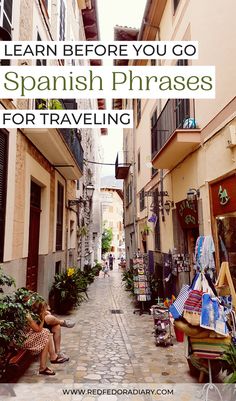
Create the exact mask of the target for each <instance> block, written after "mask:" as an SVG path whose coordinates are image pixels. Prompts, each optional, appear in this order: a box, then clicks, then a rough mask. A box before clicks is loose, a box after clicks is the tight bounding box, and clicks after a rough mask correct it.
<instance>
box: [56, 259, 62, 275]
mask: <svg viewBox="0 0 236 401" xmlns="http://www.w3.org/2000/svg"><path fill="white" fill-rule="evenodd" d="M60 273H61V261H60V260H59V261H58V262H56V263H55V274H60Z"/></svg>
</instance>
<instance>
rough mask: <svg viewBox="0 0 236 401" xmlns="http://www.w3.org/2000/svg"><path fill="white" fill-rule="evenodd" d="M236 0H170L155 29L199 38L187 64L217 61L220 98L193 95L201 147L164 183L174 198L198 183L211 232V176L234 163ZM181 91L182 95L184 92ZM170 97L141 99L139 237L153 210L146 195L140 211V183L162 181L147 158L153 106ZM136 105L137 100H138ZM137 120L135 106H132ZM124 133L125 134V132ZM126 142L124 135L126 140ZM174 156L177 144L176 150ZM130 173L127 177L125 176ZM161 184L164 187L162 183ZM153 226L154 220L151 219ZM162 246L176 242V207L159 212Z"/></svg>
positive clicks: (164, 36)
mask: <svg viewBox="0 0 236 401" xmlns="http://www.w3.org/2000/svg"><path fill="white" fill-rule="evenodd" d="M235 13H236V3H235V1H233V0H229V1H228V2H227V3H226V2H222V1H221V0H216V1H215V0H209V1H204V0H199V1H194V0H185V1H183V0H182V1H180V3H179V6H178V8H177V10H176V14H175V15H174V13H173V2H172V1H171V0H168V1H167V5H166V8H165V11H164V14H163V16H162V20H161V23H160V30H159V32H158V31H157V35H156V40H158V39H161V40H197V41H198V42H199V59H198V60H191V61H189V65H215V66H216V82H217V85H216V99H211V100H195V118H196V121H197V124H198V126H199V128H200V129H202V130H203V132H202V141H201V145H200V146H199V148H198V149H196V150H195V152H194V153H192V154H190V155H189V156H188V157H186V159H185V160H184V161H183V162H181V163H179V164H178V165H177V166H176V167H175V168H174V169H173V170H172V171H166V170H165V171H164V179H163V189H164V191H168V194H169V197H168V198H165V199H164V201H165V200H166V199H170V200H172V201H174V202H178V201H180V200H182V199H185V198H186V194H187V190H188V189H189V188H199V189H200V199H201V200H202V207H203V210H202V212H203V221H202V227H201V230H203V232H204V234H205V235H208V234H210V233H211V216H210V204H209V181H211V180H214V179H216V178H218V177H221V176H223V175H224V174H226V173H228V172H230V171H232V170H233V169H235V152H236V150H235V148H232V149H230V148H228V147H227V141H228V139H229V125H230V124H232V121H233V119H235V115H236V108H235V107H234V103H233V99H234V97H235V94H236V69H235V43H234V42H235V41H234V39H233V38H234V37H236V25H235V21H234V20H235ZM156 63H157V64H159V63H160V64H161V65H168V64H171V65H175V64H176V61H172V60H163V61H161V62H158V61H157V62H156ZM180 97H181V96H180ZM165 103H166V100H160V99H157V100H142V116H141V121H140V123H139V125H138V126H137V127H136V128H135V129H134V132H135V149H134V153H135V155H136V158H135V174H136V181H137V190H136V203H137V219H138V223H137V224H138V241H139V244H140V242H141V235H140V233H141V231H142V227H143V225H144V224H146V221H147V218H148V217H149V216H150V214H151V212H150V210H149V208H150V198H146V199H145V206H146V207H145V209H144V210H143V211H142V212H140V211H139V192H140V190H141V189H142V188H145V190H152V189H154V188H155V187H156V185H157V184H158V181H159V180H160V175H159V174H157V175H156V176H155V177H154V178H153V179H151V171H150V169H148V168H147V167H146V166H145V163H146V162H147V161H148V160H150V158H151V116H152V113H153V111H154V110H155V108H157V110H158V113H160V112H161V110H162V108H163V107H164V105H165ZM134 104H135V105H136V101H134ZM134 113H135V121H137V115H136V107H134ZM125 135H126V134H125ZM124 145H125V141H124ZM139 150H140V151H141V171H140V173H138V171H137V155H138V151H139ZM173 157H174V150H173ZM129 179H130V174H129V177H128V178H127V179H126V182H128V180H129ZM159 190H160V187H159ZM148 225H149V226H150V227H153V225H152V223H148ZM160 226H161V229H160V236H161V250H162V251H163V252H168V250H169V249H172V248H173V221H172V211H171V212H170V214H169V216H168V215H167V214H166V213H165V221H164V222H163V221H162V219H161V215H160ZM147 244H148V249H150V250H154V249H155V246H154V235H153V234H152V233H151V234H150V235H149V236H148V237H147Z"/></svg>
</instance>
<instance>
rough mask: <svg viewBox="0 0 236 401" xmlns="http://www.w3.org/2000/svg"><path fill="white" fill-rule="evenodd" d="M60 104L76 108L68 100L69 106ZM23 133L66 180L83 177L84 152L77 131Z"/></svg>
mask: <svg viewBox="0 0 236 401" xmlns="http://www.w3.org/2000/svg"><path fill="white" fill-rule="evenodd" d="M69 101H70V105H69V103H68V102H69ZM60 102H61V103H62V104H63V108H67V109H72V108H75V103H74V106H73V104H72V103H73V102H72V100H69V99H68V100H67V103H68V104H67V103H64V102H63V101H60ZM36 104H37V103H36ZM66 106H67V107H66ZM23 132H24V134H25V135H26V136H27V138H28V139H29V140H30V141H31V142H32V143H33V144H34V145H35V147H36V148H37V149H38V150H39V151H40V152H41V153H42V154H43V155H44V156H45V158H46V159H47V160H48V161H49V162H50V163H51V164H52V165H53V166H54V167H56V168H57V170H58V171H59V172H60V173H61V174H62V175H63V176H64V177H65V178H66V179H68V180H78V179H79V178H81V177H82V175H83V154H84V151H83V148H82V146H81V143H80V140H79V137H78V134H77V130H76V129H56V128H33V129H32V128H25V129H24V130H23Z"/></svg>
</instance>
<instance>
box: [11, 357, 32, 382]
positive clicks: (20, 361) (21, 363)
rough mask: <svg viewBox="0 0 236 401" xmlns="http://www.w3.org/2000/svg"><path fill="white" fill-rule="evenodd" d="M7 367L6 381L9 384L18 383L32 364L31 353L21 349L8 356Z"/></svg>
mask: <svg viewBox="0 0 236 401" xmlns="http://www.w3.org/2000/svg"><path fill="white" fill-rule="evenodd" d="M7 360H8V362H7V367H6V380H7V382H13V383H14V382H16V381H17V379H18V378H19V377H20V376H21V375H22V374H24V372H25V370H26V369H27V368H28V367H29V365H30V364H31V362H32V360H33V357H32V355H31V354H30V353H29V351H27V350H24V349H19V350H18V351H16V352H14V351H13V352H12V353H10V354H9V355H8V356H7Z"/></svg>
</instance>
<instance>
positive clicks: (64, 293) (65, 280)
mask: <svg viewBox="0 0 236 401" xmlns="http://www.w3.org/2000/svg"><path fill="white" fill-rule="evenodd" d="M87 284H88V282H87V281H86V280H85V278H84V276H83V274H82V273H81V271H80V270H79V269H77V270H76V269H74V268H72V267H70V268H68V269H67V270H66V271H64V272H63V273H60V274H56V275H55V277H54V283H53V285H52V288H51V290H50V294H49V298H50V304H51V306H52V308H53V309H54V310H55V311H56V312H57V313H59V314H64V313H67V312H68V311H69V310H70V309H72V308H73V307H75V306H77V305H79V304H80V303H81V302H82V301H83V300H84V299H85V297H84V294H83V293H86V290H87Z"/></svg>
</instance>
